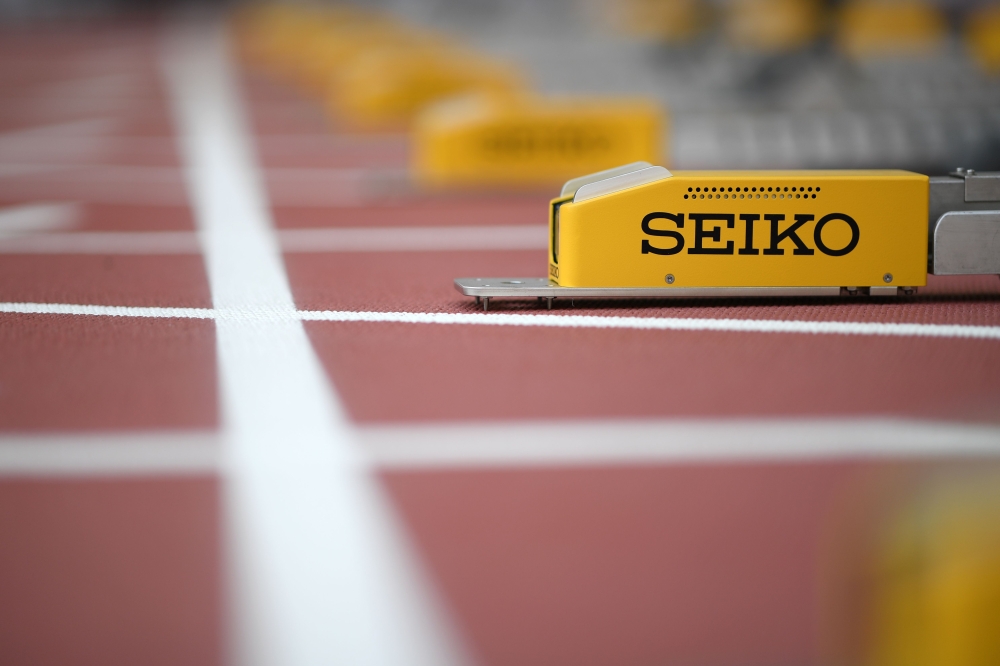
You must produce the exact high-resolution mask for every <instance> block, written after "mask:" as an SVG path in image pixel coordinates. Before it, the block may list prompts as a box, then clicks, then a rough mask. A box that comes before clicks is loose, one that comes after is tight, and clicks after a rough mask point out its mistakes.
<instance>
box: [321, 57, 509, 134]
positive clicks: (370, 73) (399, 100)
mask: <svg viewBox="0 0 1000 666" xmlns="http://www.w3.org/2000/svg"><path fill="white" fill-rule="evenodd" d="M330 84H331V85H330V87H329V90H328V96H327V102H328V104H329V106H330V107H331V108H332V109H333V110H334V111H335V113H336V114H337V115H339V116H341V117H343V118H345V119H346V120H348V121H349V122H350V123H351V124H353V125H355V126H360V127H365V126H368V127H390V126H402V125H406V124H408V123H409V122H410V121H411V120H412V119H413V117H414V116H415V115H416V114H417V113H418V112H419V111H420V110H421V109H423V108H424V107H425V106H426V105H428V104H430V103H432V102H435V101H437V100H439V99H441V98H444V97H450V96H454V95H457V94H462V93H471V92H493V93H511V92H514V91H516V90H517V89H519V88H520V87H521V86H522V77H521V76H520V75H519V74H518V72H517V70H516V69H515V68H514V67H512V66H509V65H506V64H503V63H499V62H496V61H493V60H490V59H488V58H485V57H482V56H479V55H476V54H475V53H470V52H467V51H464V50H462V49H460V48H458V47H454V46H450V45H447V44H443V43H440V42H435V41H434V40H431V39H429V38H428V39H425V40H424V41H423V43H419V42H411V43H396V44H384V45H382V46H377V47H374V48H370V49H368V50H367V51H365V52H363V53H360V54H358V55H357V56H356V57H355V58H354V59H353V60H351V61H350V62H348V63H347V64H345V65H344V66H343V67H342V69H341V71H340V72H339V73H338V74H336V75H335V76H333V77H332V78H331V80H330Z"/></svg>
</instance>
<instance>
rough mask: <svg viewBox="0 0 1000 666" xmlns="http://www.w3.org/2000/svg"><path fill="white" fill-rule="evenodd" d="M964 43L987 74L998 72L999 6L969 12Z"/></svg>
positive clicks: (999, 61)
mask: <svg viewBox="0 0 1000 666" xmlns="http://www.w3.org/2000/svg"><path fill="white" fill-rule="evenodd" d="M965 42H966V45H967V47H968V49H969V51H970V52H971V53H972V56H973V57H974V58H975V59H976V61H977V62H979V64H980V65H981V66H982V67H983V69H985V70H986V71H988V72H992V73H998V72H1000V5H993V6H986V7H982V8H980V9H978V10H975V11H973V12H971V13H970V14H969V16H968V18H967V19H966V22H965Z"/></svg>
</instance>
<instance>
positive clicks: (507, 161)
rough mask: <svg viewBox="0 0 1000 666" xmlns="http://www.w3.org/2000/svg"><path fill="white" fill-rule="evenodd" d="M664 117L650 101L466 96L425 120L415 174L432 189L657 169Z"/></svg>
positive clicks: (418, 132)
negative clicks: (622, 168)
mask: <svg viewBox="0 0 1000 666" xmlns="http://www.w3.org/2000/svg"><path fill="white" fill-rule="evenodd" d="M663 117H664V114H663V111H662V110H661V109H660V107H659V106H658V105H657V104H655V103H653V102H650V101H648V100H644V99H635V100H632V99H600V98H569V97H566V98H547V97H538V96H534V95H528V94H523V95H472V96H465V97H461V98H456V99H452V100H447V101H445V102H441V103H439V104H436V105H433V106H431V107H429V108H427V109H425V110H424V112H423V113H421V114H420V115H419V116H418V117H417V120H416V122H415V125H414V134H413V143H414V158H413V160H414V161H413V171H414V175H415V177H416V179H417V181H419V182H421V183H424V184H427V185H431V186H454V185H465V186H481V185H486V186H489V185H522V186H523V185H545V184H551V183H553V182H560V181H563V180H565V179H566V178H569V177H571V176H572V175H573V174H578V173H586V172H587V171H594V170H598V169H607V168H608V167H611V166H613V165H615V164H621V163H623V162H629V161H634V160H647V161H657V160H658V159H659V157H660V153H661V148H662V141H663V139H662V137H663Z"/></svg>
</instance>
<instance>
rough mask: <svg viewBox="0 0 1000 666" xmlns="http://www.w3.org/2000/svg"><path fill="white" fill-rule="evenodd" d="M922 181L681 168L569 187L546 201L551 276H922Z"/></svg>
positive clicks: (561, 280)
mask: <svg viewBox="0 0 1000 666" xmlns="http://www.w3.org/2000/svg"><path fill="white" fill-rule="evenodd" d="M665 173H669V172H665ZM928 187H929V179H928V178H927V176H923V175H920V174H916V173H910V172H906V171H700V172H699V171H679V172H676V173H674V174H673V175H672V176H669V177H665V178H662V179H660V180H655V181H653V182H649V183H646V184H642V185H637V186H634V187H629V188H627V189H623V190H620V191H616V192H612V193H608V194H603V195H600V196H596V197H594V198H590V199H586V200H580V201H576V202H574V200H573V195H568V196H565V197H560V198H558V199H555V200H553V202H552V205H551V207H550V219H549V231H550V233H549V239H550V240H549V244H550V245H549V276H550V279H551V280H552V281H553V282H554V283H555V284H558V285H560V286H564V287H669V286H673V287H872V286H878V287H885V286H907V287H919V286H924V285H925V284H926V283H927V214H928V213H927V208H928ZM576 196H577V198H579V196H580V192H579V191H578V192H577V194H576ZM668 276H669V277H668Z"/></svg>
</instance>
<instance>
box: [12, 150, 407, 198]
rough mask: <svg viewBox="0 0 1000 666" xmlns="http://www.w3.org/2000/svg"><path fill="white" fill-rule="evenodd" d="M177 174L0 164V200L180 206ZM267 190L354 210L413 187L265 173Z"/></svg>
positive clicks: (354, 172) (319, 173)
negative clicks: (0, 198) (46, 200)
mask: <svg viewBox="0 0 1000 666" xmlns="http://www.w3.org/2000/svg"><path fill="white" fill-rule="evenodd" d="M182 180H183V174H182V173H181V171H180V170H179V169H176V168H174V167H164V166H139V165H122V164H80V163H72V162H69V163H65V162H64V163H55V162H45V163H35V162H30V161H25V162H22V161H15V162H0V197H2V198H8V199H13V200H19V201H23V200H26V199H28V200H31V199H41V200H45V199H48V200H71V201H88V202H100V203H112V204H145V205H155V204H159V205H167V206H182V205H184V204H186V203H187V198H186V196H185V192H184V184H183V182H182ZM261 184H262V185H266V187H267V189H268V192H269V195H270V198H271V201H272V202H273V203H274V205H277V206H316V207H335V208H353V207H358V206H364V205H366V204H370V203H372V202H373V201H385V200H386V199H392V198H393V197H394V196H398V194H399V193H400V192H405V191H408V190H409V189H410V188H411V187H412V185H411V183H410V181H409V176H408V174H407V172H406V170H405V169H401V168H391V167H388V168H378V167H364V168H353V167H351V168H308V169H291V168H277V169H268V170H267V171H266V173H263V177H262V178H261Z"/></svg>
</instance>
